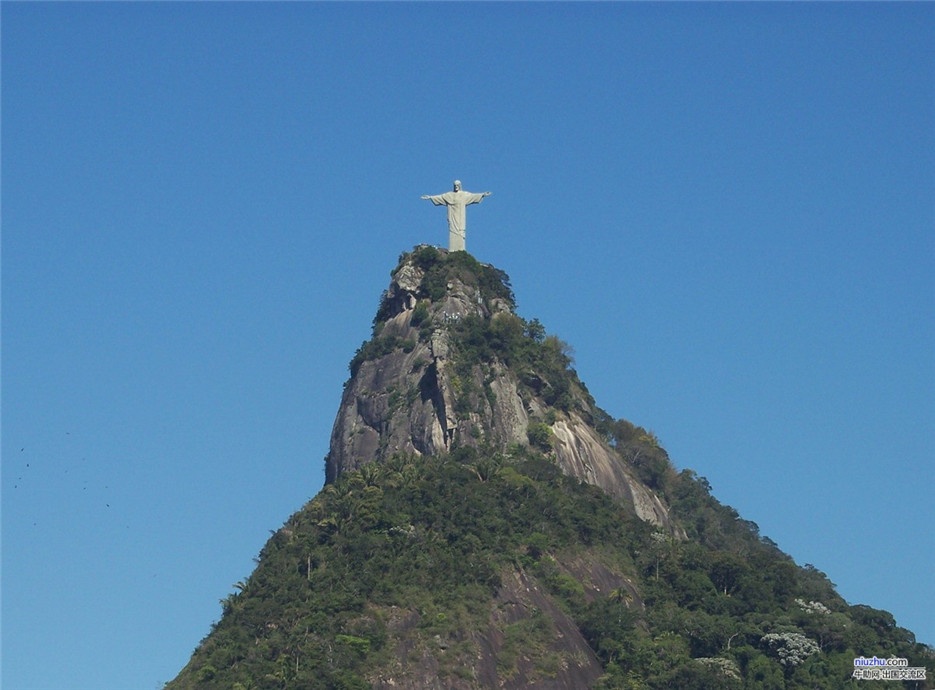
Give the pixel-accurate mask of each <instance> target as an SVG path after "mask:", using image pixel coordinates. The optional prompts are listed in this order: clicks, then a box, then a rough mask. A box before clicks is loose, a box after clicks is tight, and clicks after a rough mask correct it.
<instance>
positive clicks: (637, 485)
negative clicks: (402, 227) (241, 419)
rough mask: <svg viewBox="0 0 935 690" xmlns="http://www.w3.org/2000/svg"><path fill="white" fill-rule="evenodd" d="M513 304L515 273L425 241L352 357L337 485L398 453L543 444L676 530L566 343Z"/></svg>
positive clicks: (575, 470) (335, 454) (336, 435)
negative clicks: (615, 438)
mask: <svg viewBox="0 0 935 690" xmlns="http://www.w3.org/2000/svg"><path fill="white" fill-rule="evenodd" d="M513 307H514V304H513V298H512V293H511V291H510V288H509V283H508V279H507V278H506V275H505V274H504V273H503V272H501V271H498V270H497V269H494V268H492V267H490V266H484V265H481V264H479V263H477V262H476V261H475V260H474V259H473V258H471V257H470V255H468V254H466V253H464V252H457V253H452V254H449V253H448V252H446V251H444V250H439V249H435V248H432V247H427V246H423V247H418V248H416V250H415V251H414V252H412V253H408V254H404V255H403V256H402V257H401V259H400V263H399V265H398V266H397V268H396V269H395V270H394V271H393V273H392V280H391V282H390V286H389V288H388V289H387V291H386V292H385V293H384V295H383V298H382V301H381V305H380V309H379V311H378V313H377V316H376V318H375V320H374V338H373V339H372V340H371V341H369V342H368V343H365V344H364V345H362V346H361V349H360V350H359V351H358V353H357V355H356V356H355V358H354V361H353V362H352V364H351V373H352V375H351V378H350V380H349V381H348V382H347V384H346V386H345V389H344V394H343V397H342V400H341V406H340V409H339V411H338V414H337V418H336V420H335V423H334V428H333V431H332V434H331V448H330V452H329V454H328V457H327V459H326V481H327V482H329V483H330V482H332V481H334V480H335V479H336V478H337V477H338V476H340V474H341V473H342V472H345V471H348V470H354V469H358V468H360V467H361V466H363V465H365V464H367V463H371V462H384V461H386V460H388V459H389V458H391V457H392V456H393V455H394V454H396V453H412V454H417V455H432V454H437V453H444V452H452V451H455V450H457V449H468V448H474V449H483V450H486V451H488V452H489V451H493V452H498V453H509V451H510V448H511V446H513V445H514V444H520V445H527V444H530V443H531V442H532V443H534V444H536V445H538V446H539V447H541V448H542V449H548V450H549V452H550V453H552V454H553V455H554V458H555V462H556V463H557V464H558V466H559V467H560V468H561V469H562V471H563V472H565V473H566V474H568V475H572V476H574V477H577V478H579V479H581V480H582V481H585V482H588V483H590V484H594V485H597V486H599V487H601V488H602V489H603V490H604V491H606V492H607V493H608V494H610V495H612V496H615V497H618V498H620V499H622V500H624V501H626V502H627V503H629V504H630V505H632V507H633V509H634V511H635V512H636V514H637V515H638V516H639V517H640V518H642V519H643V520H646V521H649V522H652V523H654V524H657V525H666V526H668V525H669V517H668V512H667V509H666V506H665V504H664V502H663V501H662V500H661V499H660V498H659V497H658V496H657V495H656V494H655V493H654V492H653V491H652V490H651V489H650V488H649V487H647V486H646V485H645V484H644V483H642V482H641V481H640V480H639V479H638V478H637V476H636V473H635V472H634V469H633V468H632V467H631V466H629V464H628V463H627V462H626V461H625V460H624V459H623V458H622V457H621V455H620V454H619V453H618V452H617V451H616V450H615V449H614V448H612V447H611V446H610V444H609V443H608V440H607V439H606V438H603V437H602V435H601V434H600V433H599V432H598V431H597V430H596V429H595V427H594V425H593V423H592V421H593V419H594V418H595V416H596V415H598V414H599V411H598V410H597V408H596V407H595V406H594V403H593V400H592V399H591V397H590V395H589V394H588V393H587V390H586V389H585V388H584V386H583V385H582V384H581V383H580V381H578V380H577V376H575V375H574V372H573V371H570V370H568V369H567V368H566V366H565V365H566V363H567V362H568V360H567V358H565V355H564V353H563V352H561V345H560V341H557V339H554V338H552V339H548V338H545V337H544V332H543V331H542V330H541V326H539V325H538V322H531V323H527V322H524V321H523V320H522V319H520V318H519V317H517V316H516V315H515V313H514V311H513ZM536 348H539V349H540V350H541V351H542V352H541V353H538V352H537V351H536ZM563 358H565V359H564V360H563Z"/></svg>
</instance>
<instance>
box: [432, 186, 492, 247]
mask: <svg viewBox="0 0 935 690" xmlns="http://www.w3.org/2000/svg"><path fill="white" fill-rule="evenodd" d="M483 200H484V195H483V194H473V193H472V192H465V191H463V190H462V191H460V192H445V193H444V194H436V195H435V196H430V197H429V201H431V202H432V203H433V204H435V205H436V206H447V207H448V250H449V251H452V252H458V251H464V248H465V238H466V236H467V213H465V211H464V209H465V207H467V206H470V205H471V204H479V203H480V202H481V201H483Z"/></svg>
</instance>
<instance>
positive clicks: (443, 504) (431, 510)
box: [168, 448, 932, 690]
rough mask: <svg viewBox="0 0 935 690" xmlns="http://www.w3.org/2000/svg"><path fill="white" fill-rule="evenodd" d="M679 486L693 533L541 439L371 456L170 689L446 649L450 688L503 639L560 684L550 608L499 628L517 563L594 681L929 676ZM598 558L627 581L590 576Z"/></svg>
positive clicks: (509, 656)
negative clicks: (905, 668) (568, 624)
mask: <svg viewBox="0 0 935 690" xmlns="http://www.w3.org/2000/svg"><path fill="white" fill-rule="evenodd" d="M455 455H457V454H455ZM671 488H672V492H673V496H674V501H673V507H674V509H675V510H676V512H677V513H678V514H679V515H684V516H686V517H689V516H690V517H691V521H690V522H691V525H692V528H693V538H692V539H691V540H688V541H681V540H678V539H674V538H672V537H671V535H668V534H665V533H663V532H661V531H658V530H655V529H653V528H652V527H651V526H650V525H648V524H647V523H645V522H642V521H640V520H638V519H637V518H635V517H633V516H632V514H631V513H630V512H629V511H627V510H625V509H624V508H622V507H621V506H620V505H619V504H617V503H615V502H613V501H612V500H610V499H609V498H608V497H607V496H605V495H604V494H603V493H602V492H601V491H600V490H598V489H596V488H595V487H592V486H589V485H586V484H582V483H580V482H578V481H577V480H574V479H571V478H569V477H566V476H565V475H563V474H562V473H561V472H559V471H558V470H557V469H556V468H555V465H554V464H553V463H552V462H551V461H550V460H549V459H548V457H547V456H545V455H542V454H540V453H537V452H534V451H530V450H526V449H520V448H517V449H515V452H514V453H513V454H511V455H509V456H502V455H494V456H484V455H475V456H474V457H472V458H471V459H470V460H469V461H466V462H465V461H459V459H458V458H457V457H455V456H447V457H434V458H433V457H423V458H417V457H412V456H396V457H395V458H394V459H393V461H392V462H390V463H387V464H384V465H376V464H371V465H366V466H365V467H363V468H362V469H361V470H360V471H357V472H350V473H346V474H345V475H343V476H342V477H341V478H340V479H338V481H337V482H335V483H334V484H331V485H329V486H328V487H326V488H325V489H324V490H323V491H322V493H321V494H320V495H319V496H317V497H316V498H315V499H313V500H312V501H311V502H310V503H309V504H308V505H307V506H305V508H304V509H303V510H301V511H300V512H298V513H296V514H295V515H293V516H292V517H291V518H290V519H289V520H288V522H287V523H286V524H285V525H284V526H283V527H282V528H281V529H280V530H279V531H278V532H276V534H275V535H274V536H273V537H272V539H270V541H269V542H268V543H267V545H266V546H265V547H264V548H263V550H262V552H261V553H260V557H259V559H258V566H257V569H256V571H255V572H254V573H253V575H252V576H251V577H250V578H249V579H248V580H247V581H246V582H243V583H239V584H238V586H237V589H238V591H236V592H234V593H233V594H231V595H230V596H228V597H227V598H226V599H225V600H224V601H223V602H222V604H223V610H224V611H223V614H224V615H223V617H222V618H221V620H220V621H219V622H218V623H217V624H216V625H215V626H214V629H213V630H212V632H211V634H210V635H209V636H208V637H207V638H206V639H205V640H204V642H203V643H202V644H201V646H200V647H199V648H198V650H196V652H195V655H194V656H193V658H192V660H191V662H190V663H189V665H188V666H187V667H186V668H185V670H184V671H183V672H182V674H181V675H180V676H179V677H178V678H177V679H176V680H175V681H174V682H173V683H170V684H169V686H168V687H170V688H205V689H212V688H218V689H221V688H223V689H225V690H227V689H229V688H240V687H242V688H257V689H259V688H263V689H273V688H309V689H311V688H370V687H372V684H374V683H375V682H378V681H379V680H380V679H381V678H383V679H385V678H390V677H392V676H393V675H394V674H395V673H399V671H400V669H401V664H403V662H401V661H400V655H401V654H402V655H403V657H404V658H403V661H405V660H406V659H408V660H410V662H411V661H412V660H415V662H416V663H420V662H421V661H422V660H423V657H425V656H428V657H431V658H432V659H433V663H435V664H437V669H436V671H437V673H438V674H439V678H441V679H442V687H473V686H474V685H473V684H472V678H474V677H475V676H476V675H477V673H478V672H479V671H478V670H477V669H475V668H474V667H475V666H476V664H477V659H478V657H479V656H482V654H481V652H480V651H479V650H480V648H481V647H482V646H483V644H485V643H484V639H485V638H487V639H494V638H497V637H499V638H501V639H502V645H501V647H500V649H499V654H497V655H496V660H495V663H496V665H497V667H496V673H497V675H498V678H500V679H502V680H503V681H504V682H505V683H506V684H507V686H509V681H510V679H511V678H512V677H515V675H516V673H517V668H518V667H517V664H518V661H519V660H520V659H522V660H523V661H524V664H525V666H526V667H527V668H526V671H525V673H526V675H527V677H529V676H530V675H532V676H535V677H537V678H539V679H540V681H541V682H546V681H547V680H548V679H549V678H554V677H555V675H556V673H557V669H559V668H560V667H561V666H562V665H563V664H567V663H569V661H570V659H569V658H567V657H569V656H570V655H569V653H568V652H567V651H565V650H563V649H562V648H561V646H559V647H557V648H556V647H555V645H554V644H552V643H553V642H554V639H553V637H552V635H553V632H550V624H549V621H548V619H547V617H546V616H545V614H544V613H543V611H542V610H539V611H529V612H528V615H525V616H524V617H522V618H521V619H519V620H518V621H516V622H513V623H509V624H505V625H503V626H502V627H500V628H499V629H498V628H497V625H496V624H492V623H491V620H492V618H493V617H494V613H495V611H496V608H497V607H498V606H500V605H502V602H499V601H498V599H497V595H498V592H499V591H500V589H501V588H502V587H503V583H504V579H505V578H507V577H510V576H511V575H512V574H513V573H516V572H521V573H522V574H523V575H524V577H526V578H528V581H529V582H533V583H535V584H536V585H537V586H538V587H540V588H541V589H542V590H543V591H544V592H545V593H546V594H547V596H548V597H549V598H550V599H552V600H553V601H554V602H555V604H556V605H557V607H559V608H560V609H561V610H562V611H564V612H565V613H566V614H567V615H568V616H569V617H570V618H571V619H572V620H573V621H574V622H575V624H576V625H577V626H578V629H579V631H580V634H581V636H582V637H583V638H584V639H585V640H586V641H587V644H588V645H589V647H590V648H591V649H592V650H593V653H594V655H595V656H596V657H597V659H598V660H599V662H600V664H601V668H602V675H601V677H600V678H599V680H598V681H597V683H596V686H595V687H600V688H671V687H678V688H712V687H719V688H829V689H831V688H843V687H870V686H867V685H866V684H865V682H864V681H861V682H860V683H858V682H857V681H852V680H849V675H850V672H851V670H852V660H853V658H854V657H855V656H858V655H861V654H864V655H873V654H876V655H877V656H883V655H886V656H890V655H895V656H899V657H906V658H908V659H910V662H911V664H912V665H916V666H922V665H925V664H926V663H928V665H929V668H932V658H931V650H928V649H926V648H925V647H923V646H922V645H919V644H916V643H915V641H914V639H913V636H912V634H911V633H910V632H909V631H907V630H904V629H902V628H899V627H897V626H896V625H895V623H894V621H893V618H892V616H891V615H890V614H888V613H887V612H885V611H878V610H875V609H871V608H869V607H864V606H848V605H847V604H846V603H845V602H844V601H843V600H842V599H841V597H840V596H838V595H837V594H836V593H835V592H834V588H833V586H832V585H831V583H830V582H829V581H828V580H827V578H826V577H825V576H824V575H823V574H822V573H821V572H819V571H818V570H816V569H814V568H812V567H810V566H807V567H805V568H799V567H796V566H795V565H794V564H793V562H792V561H791V559H789V558H788V557H787V556H785V555H784V554H782V553H781V552H780V551H779V550H778V549H777V548H776V547H775V545H773V544H772V543H771V542H769V540H766V539H761V538H760V537H758V535H757V533H756V528H755V526H753V525H752V524H751V523H749V522H746V521H743V520H741V519H739V518H738V516H737V515H736V513H735V512H734V511H732V510H731V509H730V508H727V507H725V506H722V505H720V504H719V503H718V502H717V501H716V500H715V499H714V498H713V497H712V496H711V495H710V493H709V490H708V486H707V483H706V482H705V481H704V480H703V479H700V478H698V477H696V476H695V475H694V474H693V473H691V472H689V471H685V472H682V473H680V474H678V475H675V476H674V478H673V480H672V487H671ZM569 563H575V564H577V567H575V568H572V567H569V566H568V565H567V564H569ZM598 564H599V565H600V567H601V568H602V569H606V570H607V571H608V572H610V573H612V574H613V576H615V577H616V578H617V579H618V585H617V586H616V587H615V588H613V589H612V590H609V591H597V590H595V587H594V585H593V584H590V583H588V582H587V581H586V580H585V581H584V582H582V579H580V578H579V577H578V576H577V573H578V572H579V571H580V569H581V568H584V569H588V568H590V567H592V566H595V565H598ZM459 683H460V684H461V685H458V684H459ZM238 684H239V685H238ZM919 687H926V686H919Z"/></svg>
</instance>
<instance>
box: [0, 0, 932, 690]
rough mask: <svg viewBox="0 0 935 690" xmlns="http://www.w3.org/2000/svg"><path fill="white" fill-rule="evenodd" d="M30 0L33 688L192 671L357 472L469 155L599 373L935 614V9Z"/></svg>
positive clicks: (6, 25)
mask: <svg viewBox="0 0 935 690" xmlns="http://www.w3.org/2000/svg"><path fill="white" fill-rule="evenodd" d="M0 30H2V45H0V55H2V233H3V234H2V539H3V541H2V547H3V548H2V556H3V560H2V568H3V570H2V578H3V579H2V614H3V616H2V625H3V629H2V633H3V634H2V660H0V661H2V673H3V676H2V680H3V682H4V686H5V687H8V688H11V689H12V688H16V689H17V690H46V689H54V690H68V689H71V688H74V689H75V690H86V689H87V688H91V687H93V688H96V689H98V690H124V689H125V688H127V687H137V688H145V689H146V690H152V689H154V688H159V687H161V686H162V684H163V683H164V682H166V681H168V680H170V679H171V678H173V677H174V676H175V674H176V673H177V672H178V671H179V670H180V669H181V668H182V666H183V665H184V664H185V663H186V662H187V661H188V658H189V656H190V654H191V652H192V650H193V649H194V647H195V646H196V645H197V643H198V642H199V640H200V639H201V638H202V637H204V636H205V635H206V634H207V633H208V631H209V629H210V625H211V623H212V622H213V621H215V620H217V619H218V617H219V616H220V612H221V609H220V605H219V603H218V601H219V600H220V599H222V598H224V597H225V596H226V595H227V594H228V593H230V592H231V591H233V587H232V585H233V583H235V582H237V581H238V580H241V579H244V578H245V577H246V576H247V575H249V573H250V572H251V571H252V569H253V565H254V564H253V561H252V560H251V559H252V558H253V557H255V556H256V555H257V554H258V552H259V550H260V548H261V547H262V546H263V544H264V542H265V540H266V539H267V538H268V537H269V532H270V531H271V530H275V529H277V528H278V527H279V526H280V525H281V524H282V523H283V522H284V521H285V520H286V519H287V518H288V517H289V515H290V514H292V513H293V512H294V511H296V510H298V509H299V508H300V507H301V506H302V505H303V504H304V503H305V501H307V500H308V499H309V498H311V497H312V496H314V495H315V494H316V493H317V492H318V491H319V490H320V488H321V486H322V482H323V479H324V472H323V458H324V456H325V454H326V453H327V451H328V440H329V434H330V430H331V425H332V423H333V420H334V415H335V413H336V412H337V407H338V404H339V402H340V396H341V390H342V384H343V382H344V381H345V379H346V378H347V375H348V370H347V364H348V362H349V361H350V359H351V357H352V356H353V354H354V351H355V349H356V348H357V347H358V346H359V345H360V343H361V342H362V341H363V340H364V339H366V338H368V337H369V332H370V322H371V319H372V318H373V315H374V313H375V311H376V308H377V305H378V303H379V298H380V294H381V292H382V290H384V289H385V288H386V286H387V283H388V280H389V271H390V270H391V269H392V268H393V267H394V266H395V264H396V260H397V257H398V256H399V254H400V253H401V252H402V251H406V250H408V249H411V248H412V247H413V246H414V245H416V244H419V243H424V242H427V243H434V244H439V245H443V244H445V243H446V242H447V227H446V224H445V218H444V212H443V210H441V209H438V208H435V207H433V206H432V205H431V204H430V203H429V202H426V201H421V200H420V199H419V196H420V195H422V194H439V193H442V192H445V191H447V190H448V189H450V187H451V181H452V180H453V179H455V178H458V179H460V180H462V181H463V183H464V188H465V189H467V190H469V191H475V192H480V191H486V190H490V191H492V192H493V196H491V197H490V198H488V199H486V200H485V201H484V203H483V204H481V205H478V206H472V207H470V208H469V209H468V238H467V246H468V250H469V251H470V252H471V253H472V254H474V255H475V256H476V257H477V258H478V259H479V260H481V261H484V262H488V263H491V264H493V265H495V266H497V267H498V268H501V269H503V270H505V271H506V272H507V273H508V274H509V275H510V276H511V278H512V283H513V287H514V290H515V292H516V296H517V301H518V305H519V309H518V310H519V313H520V315H521V316H523V317H525V318H533V317H536V318H539V319H540V320H541V321H542V323H543V324H544V325H545V327H546V329H547V330H548V331H549V332H550V333H555V334H556V335H558V336H559V337H561V338H563V339H564V340H566V341H568V342H569V343H571V345H572V346H573V347H574V349H575V358H576V368H577V369H578V372H579V374H580V376H581V378H582V380H583V381H584V382H585V383H586V384H587V385H588V387H589V389H590V391H591V393H592V394H593V395H594V397H595V399H596V401H597V403H598V405H600V406H601V407H603V408H604V409H606V410H607V411H608V412H609V413H610V414H612V415H613V416H615V417H624V418H627V419H629V420H631V421H632V422H634V423H637V424H640V425H642V426H644V427H647V428H649V429H651V430H653V431H654V432H655V433H656V434H657V435H658V437H659V438H660V440H661V442H662V444H663V445H664V446H665V447H666V449H667V450H668V451H669V454H670V456H671V458H672V461H673V462H674V463H675V465H676V466H677V467H678V468H691V469H693V470H695V471H696V472H697V473H698V474H699V475H701V476H704V477H707V478H708V480H709V481H710V483H711V485H712V487H713V493H714V495H715V496H716V497H718V498H719V499H720V500H721V501H722V502H724V503H727V504H729V505H731V506H733V507H734V508H736V509H737V510H738V511H739V513H740V515H741V516H742V517H743V518H745V519H748V520H752V521H754V522H756V523H757V524H758V525H759V526H760V530H761V534H763V535H765V536H767V537H769V538H771V539H773V540H774V541H776V542H777V543H778V544H779V546H780V547H781V548H782V549H783V550H785V551H786V552H788V553H789V554H791V555H792V556H793V557H794V558H795V560H796V561H797V562H798V563H800V564H805V563H811V564H814V565H815V566H816V567H818V568H819V569H820V570H822V571H824V572H825V573H827V574H828V576H829V577H830V578H831V580H832V581H833V582H835V583H836V584H837V585H838V589H839V591H840V593H841V594H842V595H843V596H844V597H845V598H846V599H847V600H848V601H849V602H851V603H863V604H868V605H871V606H873V607H875V608H882V609H886V610H888V611H890V612H892V613H893V614H894V615H895V617H896V620H897V623H898V624H899V625H902V626H904V627H907V628H909V629H911V630H913V631H914V632H915V633H916V635H917V636H918V638H919V639H920V640H921V641H923V642H927V643H929V644H935V592H933V586H932V572H933V571H935V556H933V554H935V538H933V530H932V526H933V525H935V507H933V505H935V504H933V501H932V495H933V489H935V486H933V484H935V481H933V474H935V471H933V470H935V466H933V459H935V435H933V433H932V432H933V429H935V277H933V276H935V270H933V269H935V203H933V199H935V48H933V46H935V5H932V4H927V3H913V4H900V3H895V4H891V3H883V4H864V3H858V4H848V3H830V4H808V3H806V4H798V3H792V4H789V3H777V4H734V3H726V4H609V3H608V4H603V3H588V4H558V3H556V4H526V3H523V4H509V3H504V4H499V3H481V4H457V3H454V4H452V3H443V4H409V3H406V4H337V3H327V4H310V3H282V4H252V3H229V4H228V3H88V4H84V3H15V2H4V3H2V5H0ZM51 650H54V654H50V652H51Z"/></svg>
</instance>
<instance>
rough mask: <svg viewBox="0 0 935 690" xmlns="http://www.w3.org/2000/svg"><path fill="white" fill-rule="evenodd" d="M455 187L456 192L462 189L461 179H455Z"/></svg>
mask: <svg viewBox="0 0 935 690" xmlns="http://www.w3.org/2000/svg"><path fill="white" fill-rule="evenodd" d="M454 189H455V191H456V192H460V191H461V180H455V183H454Z"/></svg>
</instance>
